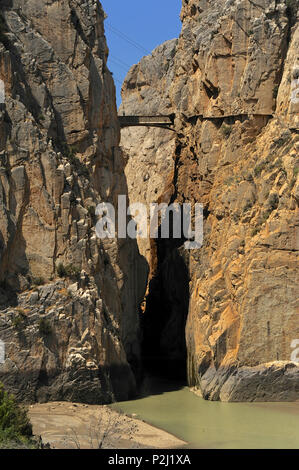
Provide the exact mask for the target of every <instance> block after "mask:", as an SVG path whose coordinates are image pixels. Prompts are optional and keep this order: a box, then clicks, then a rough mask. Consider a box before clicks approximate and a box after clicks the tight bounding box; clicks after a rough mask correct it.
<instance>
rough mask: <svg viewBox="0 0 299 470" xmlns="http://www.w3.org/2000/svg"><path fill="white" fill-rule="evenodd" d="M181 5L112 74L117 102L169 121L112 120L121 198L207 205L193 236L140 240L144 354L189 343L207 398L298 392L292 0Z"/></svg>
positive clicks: (278, 396)
mask: <svg viewBox="0 0 299 470" xmlns="http://www.w3.org/2000/svg"><path fill="white" fill-rule="evenodd" d="M181 18H182V32H181V35H180V37H179V39H178V41H175V40H174V41H170V42H167V43H165V44H164V45H162V46H160V47H159V48H157V49H156V50H155V51H154V53H153V54H152V55H151V56H149V57H147V58H144V59H142V61H141V62H140V63H139V64H138V65H136V66H134V67H133V68H132V69H131V71H130V72H129V74H128V76H127V79H126V81H125V83H124V86H123V104H122V110H123V111H124V112H125V113H126V114H145V115H146V114H155V113H157V114H175V116H176V119H175V128H176V134H171V132H170V131H167V130H142V129H141V130H139V131H138V132H135V129H134V132H131V131H130V130H124V131H122V145H123V147H124V148H125V150H126V151H127V153H128V157H127V158H128V163H127V167H126V173H127V178H128V188H129V198H130V200H131V201H132V202H133V201H134V202H135V201H137V200H141V202H142V201H144V200H145V201H148V200H149V199H151V201H152V202H156V201H163V202H167V203H170V202H179V203H183V202H192V203H194V202H200V203H202V204H203V205H204V217H205V220H204V244H203V247H202V248H201V249H200V250H192V251H186V250H185V249H184V246H183V240H181V241H178V240H170V241H168V242H167V241H165V240H158V241H157V242H155V241H153V240H147V241H146V242H145V241H142V240H141V241H138V243H139V246H140V249H141V250H142V251H143V254H144V255H145V256H146V258H147V260H148V262H149V264H150V267H151V272H150V282H149V285H148V295H147V298H146V307H145V313H144V317H143V318H144V319H143V321H144V325H145V326H144V335H145V349H146V355H147V356H151V355H152V356H154V355H155V354H157V355H158V362H159V363H160V364H163V365H164V371H166V370H167V371H169V370H171V369H172V370H173V371H177V370H178V369H180V367H179V365H180V363H181V362H182V361H184V360H185V355H187V376H188V382H189V384H190V385H192V386H196V387H197V388H199V389H200V390H201V393H202V395H203V396H204V397H205V398H207V399H211V400H218V399H221V400H225V401H242V400H270V401H271V400H297V399H298V398H299V380H298V363H296V362H292V361H291V355H292V352H293V348H294V346H292V344H293V345H294V342H293V341H294V340H295V339H298V338H299V321H298V320H299V303H298V302H299V300H298V282H299V273H298V252H299V209H298V204H299V197H298V195H299V193H298V191H299V179H298V169H299V166H298V165H299V163H298V151H299V140H298V130H299V122H298V111H299V100H298V95H297V94H296V89H298V87H299V84H298V70H299V61H298V60H299V59H298V46H299V43H298V41H299V28H298V2H296V1H286V0H277V1H268V0H259V1H258V2H253V1H251V0H227V1H225V0H222V1H218V2H215V1H209V0H184V1H183V8H182V13H181ZM162 154H163V156H164V158H163V156H162ZM132 170H134V171H132ZM136 174H138V175H143V176H144V178H143V180H142V178H140V177H139V178H138V179H137V178H136V177H135V176H136ZM162 182H163V183H162ZM154 188H155V189H154ZM156 188H157V190H156ZM153 189H154V192H153ZM182 325H183V327H184V326H185V331H184V333H185V345H184V338H182V336H181V328H182ZM150 338H153V344H154V345H155V347H154V348H153V350H154V351H155V352H152V353H151V351H150ZM184 349H185V351H184ZM157 351H158V353H157ZM292 357H294V356H292ZM154 359H155V358H152V360H153V361H154ZM298 360H299V359H298ZM181 367H182V366H181Z"/></svg>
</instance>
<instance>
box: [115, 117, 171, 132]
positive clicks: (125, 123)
mask: <svg viewBox="0 0 299 470" xmlns="http://www.w3.org/2000/svg"><path fill="white" fill-rule="evenodd" d="M118 120H119V124H120V127H122V128H123V127H136V126H145V127H162V128H164V129H169V130H174V129H173V128H172V127H171V126H173V118H172V117H171V116H118Z"/></svg>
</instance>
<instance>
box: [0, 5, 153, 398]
mask: <svg viewBox="0 0 299 470" xmlns="http://www.w3.org/2000/svg"><path fill="white" fill-rule="evenodd" d="M1 6H3V8H1V17H0V28H1V29H0V80H1V82H0V83H1V84H2V88H5V103H4V104H0V159H1V164H0V280H1V291H0V304H1V306H0V308H1V312H0V321H1V326H0V338H1V340H2V341H4V342H5V346H6V361H5V363H4V364H2V365H0V380H1V381H3V382H4V384H5V385H6V386H7V387H8V388H9V389H10V390H11V391H13V392H14V393H16V395H17V396H18V398H19V399H23V400H26V401H34V400H51V399H55V400H60V399H62V400H64V399H70V400H77V401H78V400H81V401H87V402H90V403H93V402H97V403H100V402H108V401H111V399H112V398H113V397H116V398H128V397H129V396H131V395H132V394H134V393H135V389H136V380H135V376H134V373H133V372H135V373H136V372H138V368H139V339H138V331H139V326H138V316H137V312H138V305H139V303H140V300H141V299H142V297H143V291H144V286H145V276H146V264H145V262H143V261H142V258H141V256H140V255H139V252H138V248H137V245H136V243H135V242H133V241H125V240H119V241H115V240H110V239H105V240H100V239H98V238H97V237H96V234H95V224H96V218H95V207H96V205H97V204H98V203H99V202H101V201H104V202H112V203H114V204H115V205H116V202H117V196H118V194H124V195H126V194H127V184H126V179H125V175H124V171H123V168H124V160H123V156H122V153H121V151H120V149H119V137H120V136H119V125H118V120H117V113H116V105H115V88H114V83H113V79H112V76H111V74H110V72H109V71H108V69H107V66H106V60H107V55H108V49H107V45H106V40H105V37H104V26H103V21H104V13H103V10H102V7H101V5H100V3H99V2H98V1H96V0H88V1H86V2H85V3H83V2H80V1H77V0H62V1H60V2H57V1H54V0H53V1H49V0H42V1H40V0H39V1H36V0H11V1H4V2H3V1H2V2H1ZM2 101H3V100H2ZM59 276H60V278H61V279H60V278H59ZM59 279H60V280H59ZM43 284H44V285H43Z"/></svg>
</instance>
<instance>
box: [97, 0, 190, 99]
mask: <svg viewBox="0 0 299 470" xmlns="http://www.w3.org/2000/svg"><path fill="white" fill-rule="evenodd" d="M101 3H102V5H103V8H104V11H105V12H106V13H107V15H108V18H107V19H106V20H105V31H106V37H107V42H108V47H109V50H110V55H109V61H108V66H109V69H110V70H111V72H113V76H114V80H115V85H116V91H117V105H118V106H119V105H120V103H121V98H120V89H121V85H122V82H123V80H124V78H125V76H126V74H127V72H128V70H129V68H130V67H131V66H132V65H133V64H136V63H138V62H139V61H140V59H141V58H142V57H143V56H144V55H147V54H148V53H150V52H151V51H152V50H153V49H155V47H157V46H158V45H159V44H162V42H164V41H166V40H168V39H173V38H176V37H178V36H179V34H180V31H181V22H180V11H181V5H182V1H181V0H147V1H146V0H101Z"/></svg>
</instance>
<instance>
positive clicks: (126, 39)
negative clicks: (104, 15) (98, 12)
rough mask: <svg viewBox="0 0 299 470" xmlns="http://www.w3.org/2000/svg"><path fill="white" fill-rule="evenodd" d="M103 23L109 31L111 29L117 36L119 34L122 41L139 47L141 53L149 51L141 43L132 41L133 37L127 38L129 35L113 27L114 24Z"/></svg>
mask: <svg viewBox="0 0 299 470" xmlns="http://www.w3.org/2000/svg"><path fill="white" fill-rule="evenodd" d="M105 25H106V26H107V28H108V29H110V31H112V33H114V34H116V35H117V36H119V37H120V38H121V39H123V40H124V41H127V43H128V44H131V46H134V47H136V49H139V50H140V51H142V52H143V53H146V54H150V51H148V50H147V49H145V48H144V47H143V46H142V45H141V44H138V42H136V41H134V40H133V39H131V38H129V36H127V35H126V34H124V33H123V32H122V31H120V30H119V29H117V28H114V26H112V25H111V24H110V23H105Z"/></svg>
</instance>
